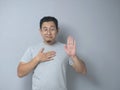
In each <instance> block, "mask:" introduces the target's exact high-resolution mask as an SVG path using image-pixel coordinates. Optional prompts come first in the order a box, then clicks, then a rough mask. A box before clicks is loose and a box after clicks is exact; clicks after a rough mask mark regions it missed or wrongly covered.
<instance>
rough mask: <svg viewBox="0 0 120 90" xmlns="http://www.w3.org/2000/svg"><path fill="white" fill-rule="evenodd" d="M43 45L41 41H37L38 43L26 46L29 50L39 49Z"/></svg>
mask: <svg viewBox="0 0 120 90" xmlns="http://www.w3.org/2000/svg"><path fill="white" fill-rule="evenodd" d="M42 46H43V43H39V44H36V45H31V46H29V47H28V49H29V50H31V51H32V50H35V49H39V48H41V47H42Z"/></svg>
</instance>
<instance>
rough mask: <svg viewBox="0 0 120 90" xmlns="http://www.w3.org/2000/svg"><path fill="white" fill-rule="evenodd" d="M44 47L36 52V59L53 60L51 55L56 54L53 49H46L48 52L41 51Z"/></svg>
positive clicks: (41, 60) (42, 60) (40, 60)
mask: <svg viewBox="0 0 120 90" xmlns="http://www.w3.org/2000/svg"><path fill="white" fill-rule="evenodd" d="M43 51H44V48H42V49H41V50H40V52H39V53H38V55H37V56H36V58H37V60H38V61H39V62H45V61H49V60H53V57H54V56H55V55H56V52H55V51H48V52H45V53H44V52H43Z"/></svg>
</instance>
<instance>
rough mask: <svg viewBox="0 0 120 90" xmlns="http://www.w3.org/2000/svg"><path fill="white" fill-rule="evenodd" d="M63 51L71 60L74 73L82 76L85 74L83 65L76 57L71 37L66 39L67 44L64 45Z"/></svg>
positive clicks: (74, 44) (74, 43)
mask: <svg viewBox="0 0 120 90" xmlns="http://www.w3.org/2000/svg"><path fill="white" fill-rule="evenodd" d="M65 51H66V53H67V54H68V55H69V56H70V57H71V58H72V60H73V62H74V63H73V65H72V67H73V68H74V69H75V71H76V72H79V73H82V74H86V72H87V69H86V66H85V63H84V62H83V61H82V60H80V59H79V58H78V57H77V55H76V42H75V40H74V39H73V38H72V37H71V36H69V37H68V39H67V44H66V45H65Z"/></svg>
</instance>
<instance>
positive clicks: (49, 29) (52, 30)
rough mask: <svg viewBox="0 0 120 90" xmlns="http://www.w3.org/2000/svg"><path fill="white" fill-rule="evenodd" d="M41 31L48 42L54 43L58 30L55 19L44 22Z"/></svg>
mask: <svg viewBox="0 0 120 90" xmlns="http://www.w3.org/2000/svg"><path fill="white" fill-rule="evenodd" d="M40 33H41V35H42V37H43V39H44V42H45V43H47V44H53V43H54V42H55V39H56V36H57V33H58V30H57V29H56V26H55V23H54V22H53V21H49V22H44V23H43V24H42V27H41V30H40Z"/></svg>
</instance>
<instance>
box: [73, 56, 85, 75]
mask: <svg viewBox="0 0 120 90" xmlns="http://www.w3.org/2000/svg"><path fill="white" fill-rule="evenodd" d="M71 58H72V60H73V62H74V64H73V65H72V67H73V68H74V69H75V71H76V72H78V73H82V74H84V75H85V74H86V73H87V69H86V66H85V63H84V62H83V61H82V60H81V59H79V58H78V57H77V56H73V57H71Z"/></svg>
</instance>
